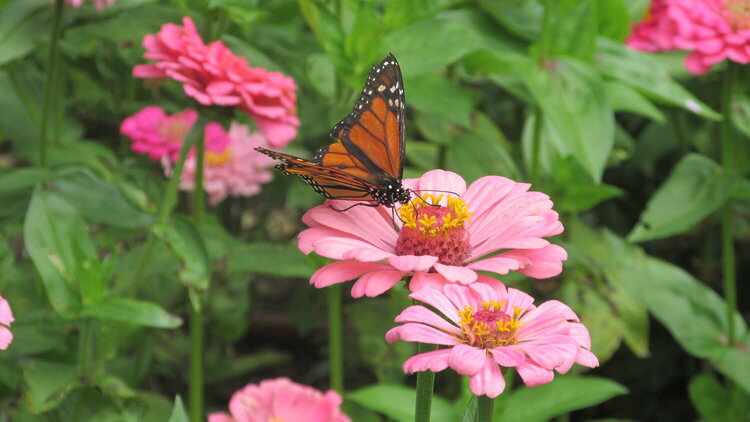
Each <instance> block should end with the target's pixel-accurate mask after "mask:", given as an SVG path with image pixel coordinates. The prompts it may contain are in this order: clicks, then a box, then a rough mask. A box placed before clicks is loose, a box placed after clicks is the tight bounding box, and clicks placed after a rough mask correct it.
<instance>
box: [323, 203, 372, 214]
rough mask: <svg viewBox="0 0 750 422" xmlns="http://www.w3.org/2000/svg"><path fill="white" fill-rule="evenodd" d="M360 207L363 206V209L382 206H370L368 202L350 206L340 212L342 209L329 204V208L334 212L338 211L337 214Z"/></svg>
mask: <svg viewBox="0 0 750 422" xmlns="http://www.w3.org/2000/svg"><path fill="white" fill-rule="evenodd" d="M359 205H362V206H363V207H379V206H380V204H368V203H366V202H357V203H356V204H354V205H351V206H348V207H346V208H344V209H343V210H340V209H338V208H336V207H334V206H333V205H331V204H328V207H329V208H331V209H332V210H334V211H337V212H344V211H349V210H350V209H352V208H354V207H356V206H359Z"/></svg>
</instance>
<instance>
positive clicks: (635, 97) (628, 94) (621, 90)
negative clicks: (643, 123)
mask: <svg viewBox="0 0 750 422" xmlns="http://www.w3.org/2000/svg"><path fill="white" fill-rule="evenodd" d="M606 87H607V96H608V97H609V99H610V101H611V102H612V109H614V110H615V111H629V112H631V113H636V114H640V115H641V116H646V117H649V118H651V119H652V120H655V121H657V122H660V123H661V122H664V121H665V118H664V114H663V113H662V112H661V111H660V110H659V109H658V108H656V106H654V105H653V104H652V103H651V102H650V101H649V100H647V99H646V98H644V97H643V95H641V94H640V93H639V92H638V91H636V90H635V89H634V88H632V87H631V86H629V85H624V84H622V83H620V82H614V81H609V82H606Z"/></svg>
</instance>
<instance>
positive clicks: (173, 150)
mask: <svg viewBox="0 0 750 422" xmlns="http://www.w3.org/2000/svg"><path fill="white" fill-rule="evenodd" d="M196 119H198V113H197V112H196V111H195V110H190V109H187V110H183V111H182V112H181V113H177V114H172V115H167V114H166V113H165V112H164V110H162V109H161V108H160V107H156V106H148V107H146V108H144V109H143V110H141V111H139V112H138V113H136V114H134V115H132V116H130V117H128V118H126V119H125V120H123V121H122V124H121V125H120V133H122V134H123V135H125V136H127V137H129V138H130V139H131V140H132V141H133V143H132V144H131V145H130V147H131V149H132V150H133V151H135V152H137V153H139V154H148V156H149V158H150V159H152V160H154V161H160V160H161V159H162V157H164V156H168V157H169V159H170V160H172V161H177V157H178V156H179V154H180V147H181V146H182V141H183V140H184V139H185V136H186V135H187V133H188V132H189V131H190V129H191V128H192V127H193V125H194V124H195V121H196Z"/></svg>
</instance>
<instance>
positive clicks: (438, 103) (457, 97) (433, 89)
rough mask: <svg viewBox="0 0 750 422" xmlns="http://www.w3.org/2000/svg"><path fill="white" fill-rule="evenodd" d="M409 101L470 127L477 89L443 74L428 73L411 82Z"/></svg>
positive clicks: (419, 107) (418, 107) (422, 108)
mask: <svg viewBox="0 0 750 422" xmlns="http://www.w3.org/2000/svg"><path fill="white" fill-rule="evenodd" d="M408 101H409V105H410V106H413V107H414V108H416V109H417V110H419V111H422V112H425V113H430V114H433V115H435V116H439V117H442V118H443V119H446V120H451V121H454V122H456V123H458V124H460V125H462V126H464V127H469V126H470V125H471V112H472V109H473V108H474V103H475V102H476V95H475V91H472V90H468V89H466V88H463V87H461V86H459V85H456V84H454V83H451V82H450V81H449V80H447V79H446V78H444V77H442V76H439V75H435V74H426V75H422V76H420V77H417V78H414V79H412V80H411V82H409V100H408Z"/></svg>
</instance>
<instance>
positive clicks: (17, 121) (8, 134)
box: [0, 66, 44, 163]
mask: <svg viewBox="0 0 750 422" xmlns="http://www.w3.org/2000/svg"><path fill="white" fill-rule="evenodd" d="M42 86H44V79H43V75H42V74H41V73H40V72H39V70H38V69H36V68H35V67H33V66H19V69H18V70H15V69H11V70H8V71H0V110H2V111H3V112H2V113H0V132H2V133H3V135H4V136H3V138H7V139H10V140H11V141H12V142H13V146H14V148H13V150H14V152H15V153H16V154H18V155H19V156H21V157H23V158H25V159H27V160H28V161H30V162H32V163H36V161H37V159H38V157H39V152H38V150H37V146H38V143H39V126H38V124H37V120H36V119H35V117H36V116H38V115H39V110H40V109H41V98H42V89H41V88H42Z"/></svg>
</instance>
